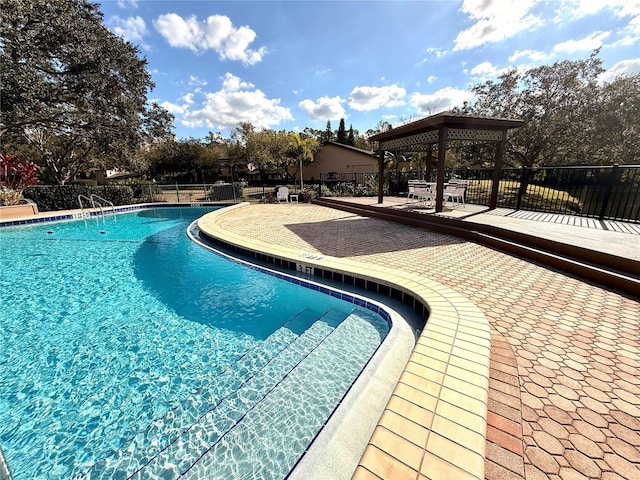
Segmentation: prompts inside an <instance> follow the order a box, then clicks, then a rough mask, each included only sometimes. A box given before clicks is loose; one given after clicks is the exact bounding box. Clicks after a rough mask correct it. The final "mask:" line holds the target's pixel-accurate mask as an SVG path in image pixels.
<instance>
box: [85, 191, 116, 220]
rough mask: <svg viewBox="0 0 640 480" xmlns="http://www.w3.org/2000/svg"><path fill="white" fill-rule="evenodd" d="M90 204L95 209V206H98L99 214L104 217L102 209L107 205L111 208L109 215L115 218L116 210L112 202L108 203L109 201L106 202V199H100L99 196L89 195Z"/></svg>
mask: <svg viewBox="0 0 640 480" xmlns="http://www.w3.org/2000/svg"><path fill="white" fill-rule="evenodd" d="M90 199H91V204H92V205H93V207H94V208H95V207H96V206H98V207H99V208H100V213H101V214H102V215H103V216H104V210H103V207H104V206H106V205H108V206H110V207H111V213H112V214H113V216H114V218H115V216H116V208H115V207H114V205H113V202H110V201H109V200H107V199H106V198H102V197H101V196H99V195H96V194H95V193H92V194H91V198H90Z"/></svg>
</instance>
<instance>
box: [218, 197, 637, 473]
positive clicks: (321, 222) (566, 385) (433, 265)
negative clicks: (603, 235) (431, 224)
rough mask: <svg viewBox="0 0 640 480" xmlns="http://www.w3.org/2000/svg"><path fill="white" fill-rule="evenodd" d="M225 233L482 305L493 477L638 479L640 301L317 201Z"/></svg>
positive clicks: (260, 210)
mask: <svg viewBox="0 0 640 480" xmlns="http://www.w3.org/2000/svg"><path fill="white" fill-rule="evenodd" d="M220 226H221V227H222V228H223V229H227V230H229V231H230V232H233V233H234V234H239V235H242V236H244V237H247V238H250V239H253V240H257V241H261V242H265V243H267V244H272V245H279V246H284V247H289V248H294V249H296V250H303V251H306V252H309V253H321V254H323V255H330V256H333V257H337V258H349V259H351V260H357V261H361V262H364V263H373V264H378V265H383V266H386V267H390V268H393V269H396V270H398V271H406V272H409V273H419V274H420V275H425V276H427V277H429V278H431V279H434V280H436V281H438V282H440V283H442V284H445V285H447V286H449V287H450V288H453V289H455V290H457V291H458V292H460V293H461V294H463V295H464V296H465V297H467V298H468V299H469V300H471V301H472V302H473V303H475V304H476V305H477V306H478V307H479V308H480V309H481V310H482V312H483V313H484V315H485V316H486V318H487V319H488V321H489V323H490V326H491V372H490V374H491V377H490V383H489V387H490V392H489V412H488V416H487V446H486V460H487V461H486V465H485V468H486V470H485V474H486V478H487V479H489V480H498V479H500V480H503V479H511V478H513V479H523V478H524V479H527V480H532V479H562V480H573V479H589V478H591V479H603V480H614V479H629V480H633V479H640V328H639V327H640V302H639V297H630V296H625V295H621V294H619V293H617V292H615V291H610V290H608V289H607V288H606V286H601V285H593V284H590V283H587V282H584V281H581V280H580V279H579V278H573V277H570V276H568V275H566V274H563V273H561V272H558V271H554V270H551V269H548V268H545V267H543V266H540V265H537V264H533V263H530V262H527V261H525V260H522V259H519V258H516V257H514V256H511V255H508V254H503V253H500V252H497V251H495V250H493V249H490V248H487V247H484V246H481V245H476V244H474V243H470V242H466V241H462V240H460V239H458V238H455V237H451V236H447V235H443V234H439V233H434V232H429V231H426V230H421V229H417V228H414V227H410V226H405V225H400V224H396V223H390V222H386V221H384V220H379V219H375V218H364V217H359V216H356V215H353V214H350V213H346V212H341V211H338V210H333V209H329V208H325V207H320V206H316V205H308V204H299V205H295V204H293V205H291V204H290V205H251V206H250V207H248V208H243V209H239V210H237V211H236V212H233V213H231V214H229V215H226V216H224V217H223V218H222V220H221V223H220ZM633 241H635V238H634V239H632V242H633Z"/></svg>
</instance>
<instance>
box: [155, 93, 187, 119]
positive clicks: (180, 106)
mask: <svg viewBox="0 0 640 480" xmlns="http://www.w3.org/2000/svg"><path fill="white" fill-rule="evenodd" d="M178 100H181V102H180V103H172V102H162V103H160V106H161V107H163V108H166V109H167V111H168V112H169V113H172V114H174V115H184V114H185V113H186V112H187V111H188V110H189V107H190V106H191V105H193V103H194V102H193V94H192V93H187V94H186V95H184V96H182V97H181V98H179V99H178Z"/></svg>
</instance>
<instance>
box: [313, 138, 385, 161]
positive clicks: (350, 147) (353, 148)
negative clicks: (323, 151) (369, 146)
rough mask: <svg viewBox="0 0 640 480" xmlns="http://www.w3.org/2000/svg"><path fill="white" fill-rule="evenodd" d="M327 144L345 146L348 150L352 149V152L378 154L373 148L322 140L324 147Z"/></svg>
mask: <svg viewBox="0 0 640 480" xmlns="http://www.w3.org/2000/svg"><path fill="white" fill-rule="evenodd" d="M326 145H333V146H334V147H339V148H345V149H347V150H351V151H352V152H357V153H361V154H363V155H367V156H370V157H375V156H376V155H375V153H374V152H373V151H371V150H364V149H362V148H357V147H353V146H351V145H345V144H344V143H339V142H333V141H328V142H322V148H324V147H325V146H326Z"/></svg>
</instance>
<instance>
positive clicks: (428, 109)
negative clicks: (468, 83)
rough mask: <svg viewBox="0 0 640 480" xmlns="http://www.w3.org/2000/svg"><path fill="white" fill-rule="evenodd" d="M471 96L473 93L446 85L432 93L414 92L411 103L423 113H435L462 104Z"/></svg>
mask: <svg viewBox="0 0 640 480" xmlns="http://www.w3.org/2000/svg"><path fill="white" fill-rule="evenodd" d="M470 98H471V93H470V92H468V91H466V90H460V89H457V88H453V87H446V88H443V89H441V90H438V91H437V92H435V93H432V94H423V93H414V94H413V95H411V104H412V105H413V106H414V108H415V109H416V110H417V111H418V113H419V114H421V115H433V114H435V113H438V112H442V111H444V110H450V109H452V108H453V107H459V106H462V104H463V103H464V102H465V101H466V100H469V99H470Z"/></svg>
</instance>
